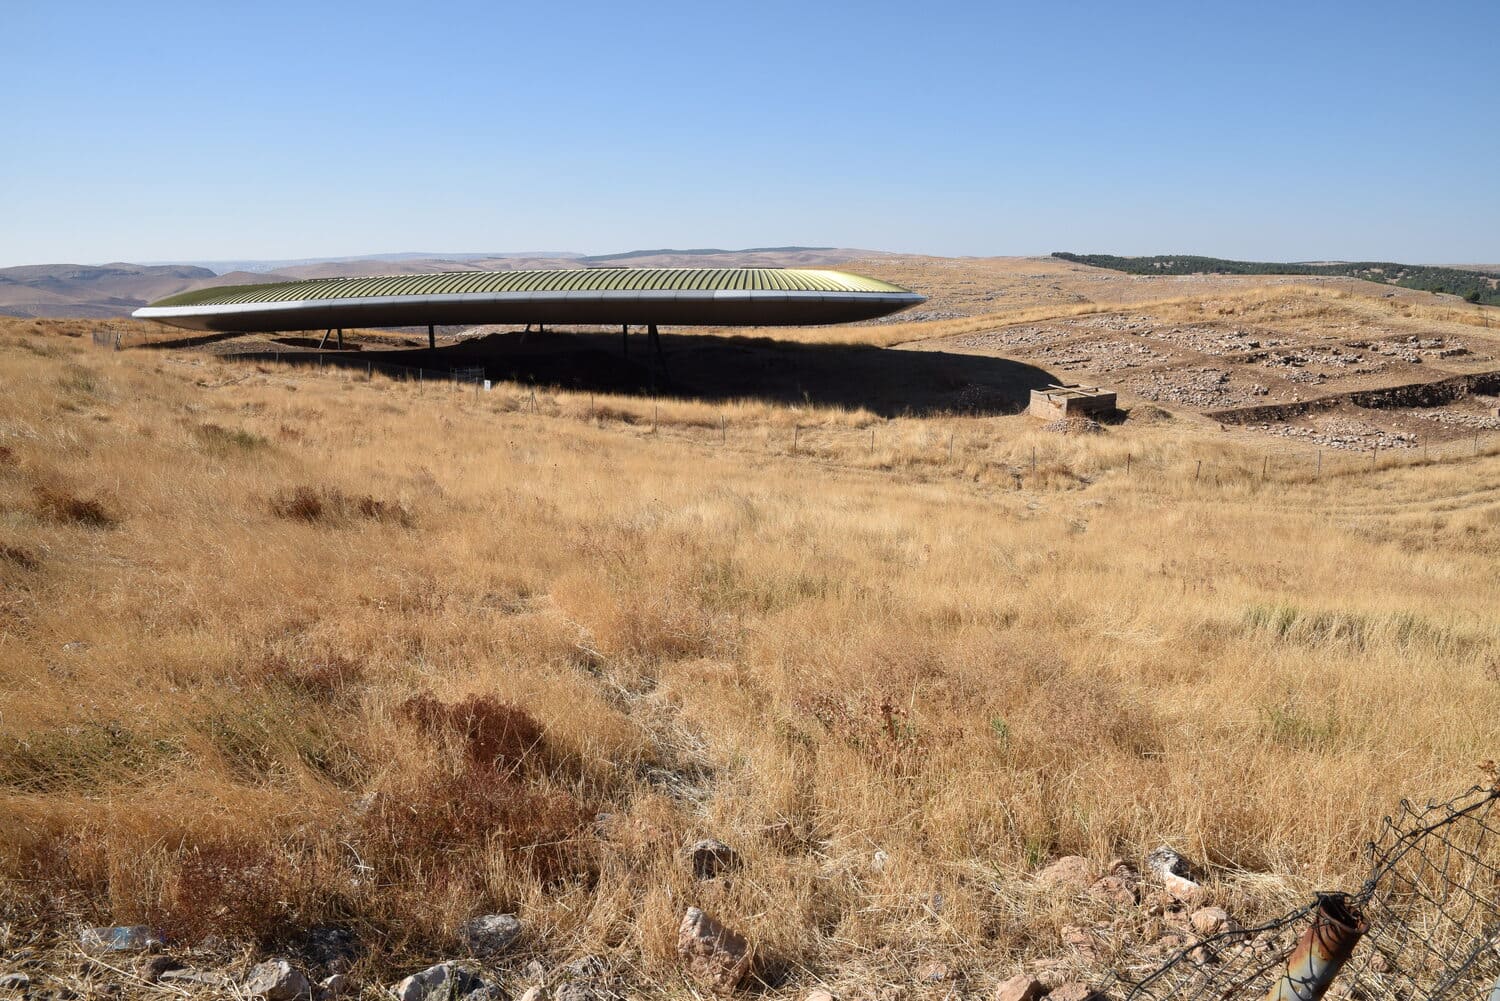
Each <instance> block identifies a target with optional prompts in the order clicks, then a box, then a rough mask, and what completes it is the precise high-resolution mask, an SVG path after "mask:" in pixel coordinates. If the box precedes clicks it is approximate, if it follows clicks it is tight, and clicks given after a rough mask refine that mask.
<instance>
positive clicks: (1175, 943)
mask: <svg viewBox="0 0 1500 1001" xmlns="http://www.w3.org/2000/svg"><path fill="white" fill-rule="evenodd" d="M1191 941H1192V940H1191V939H1189V938H1188V937H1187V936H1186V935H1177V934H1171V935H1163V936H1162V937H1161V938H1159V939H1157V940H1156V942H1155V943H1154V944H1153V945H1152V946H1151V948H1152V950H1153V951H1155V952H1156V953H1157V954H1158V955H1162V956H1165V955H1166V954H1167V953H1171V952H1178V951H1180V950H1182V949H1186V948H1187V947H1188V943H1189V942H1191Z"/></svg>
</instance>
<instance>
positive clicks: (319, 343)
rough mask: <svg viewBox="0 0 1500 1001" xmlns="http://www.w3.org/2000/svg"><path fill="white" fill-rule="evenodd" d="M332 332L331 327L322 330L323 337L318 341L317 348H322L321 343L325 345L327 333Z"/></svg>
mask: <svg viewBox="0 0 1500 1001" xmlns="http://www.w3.org/2000/svg"><path fill="white" fill-rule="evenodd" d="M332 333H333V328H332V327H329V328H328V329H327V330H325V331H323V339H322V340H321V341H319V342H318V350H319V351H322V350H323V345H325V344H327V343H328V338H329V335H331V334H332Z"/></svg>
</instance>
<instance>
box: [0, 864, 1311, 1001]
mask: <svg viewBox="0 0 1500 1001" xmlns="http://www.w3.org/2000/svg"><path fill="white" fill-rule="evenodd" d="M884 861H885V860H882V859H880V858H879V857H878V854H877V857H876V859H875V860H874V861H873V862H872V863H871V864H872V865H873V866H877V867H878V866H880V865H881V864H883V862H884ZM682 865H683V866H684V868H685V869H687V870H690V871H691V873H692V875H693V878H694V879H695V880H697V881H700V882H709V881H715V880H732V879H734V878H735V874H736V871H737V870H738V869H739V866H740V860H739V855H738V853H736V852H735V851H734V849H733V848H731V847H730V846H728V845H726V844H724V843H722V842H719V841H716V840H712V839H705V840H702V841H699V842H697V843H696V844H694V845H692V846H690V847H689V848H687V849H685V850H684V852H683V853H682ZM1200 878H1201V875H1200V873H1199V872H1198V871H1197V870H1196V867H1195V866H1194V865H1192V864H1191V863H1189V862H1188V860H1187V859H1185V858H1184V857H1183V856H1182V855H1180V854H1179V853H1178V852H1176V851H1174V850H1173V849H1171V848H1168V847H1165V846H1163V847H1161V848H1158V849H1156V850H1155V851H1152V852H1151V853H1149V854H1148V855H1147V856H1146V857H1145V858H1144V859H1143V860H1142V865H1141V866H1139V867H1137V866H1136V865H1133V864H1132V863H1130V862H1128V861H1127V860H1124V859H1114V860H1112V861H1110V862H1109V863H1108V864H1106V865H1105V866H1103V867H1102V868H1101V867H1100V866H1098V865H1097V864H1096V863H1095V862H1093V861H1091V860H1090V859H1087V858H1084V857H1082V856H1077V855H1072V856H1065V857H1062V858H1058V859H1056V860H1054V861H1053V862H1051V863H1050V864H1049V865H1047V866H1045V867H1044V868H1042V869H1041V870H1039V871H1038V872H1037V873H1036V874H1035V875H1034V876H1032V877H1029V880H1030V882H1031V883H1032V884H1033V886H1032V887H1031V888H1030V889H1031V890H1033V891H1034V892H1037V893H1041V894H1044V895H1046V896H1047V897H1048V898H1050V899H1052V900H1053V901H1055V902H1056V904H1057V905H1059V906H1061V907H1065V908H1069V909H1071V910H1074V911H1076V913H1077V915H1078V917H1077V922H1078V923H1076V924H1063V925H1061V927H1060V932H1059V934H1058V936H1057V940H1056V941H1055V943H1054V945H1053V948H1052V950H1051V951H1052V953H1053V955H1051V956H1049V957H1045V958H1040V959H1036V960H1033V961H1030V962H1024V963H1021V964H1019V967H1018V971H1017V972H1015V973H1014V975H1006V974H1008V972H1009V971H1004V970H1002V971H999V973H998V974H997V973H995V972H994V971H979V970H970V969H965V968H963V967H962V966H961V965H958V964H955V963H950V962H946V961H943V960H940V959H934V960H931V961H928V962H925V963H923V964H921V965H920V966H918V967H917V968H915V969H913V970H911V971H910V979H909V982H908V983H904V984H901V983H889V982H886V983H860V982H858V980H857V979H850V978H849V977H848V976H846V975H835V976H833V977H830V978H827V980H826V982H820V981H821V980H822V978H818V977H814V976H810V975H809V974H808V972H807V971H802V970H792V969H789V968H787V966H786V965H785V964H782V963H778V961H777V960H776V958H775V957H774V956H768V955H765V954H763V953H761V952H759V951H757V949H756V944H755V943H754V942H752V941H750V940H749V939H748V938H747V937H746V936H745V935H742V934H741V933H740V932H738V931H736V930H735V929H734V928H731V927H728V926H727V925H726V924H724V923H721V922H720V921H719V920H717V919H716V918H715V917H714V916H713V915H711V914H709V913H707V912H705V911H704V910H702V909H700V908H698V907H693V906H690V907H687V908H686V909H685V910H684V911H683V913H682V917H681V921H680V923H679V925H678V928H677V934H676V953H677V959H678V966H679V971H680V974H681V976H682V978H683V982H684V983H685V984H686V985H688V986H689V987H690V988H691V989H693V990H694V992H695V993H697V992H700V991H701V992H703V993H704V994H718V995H725V996H733V995H739V996H746V995H752V996H753V995H756V994H767V993H772V994H775V995H779V996H788V997H791V996H800V997H803V998H804V999H805V1001H889V999H897V998H905V997H938V996H941V997H944V998H947V999H957V998H990V999H992V1001H1040V999H1041V998H1044V997H1045V998H1049V999H1051V1001H1090V999H1098V1001H1104V999H1105V998H1108V997H1110V996H1112V995H1113V996H1118V995H1120V994H1122V993H1124V988H1125V985H1126V984H1127V983H1128V982H1131V981H1133V980H1136V979H1139V978H1140V977H1141V976H1143V975H1145V974H1147V973H1149V972H1150V971H1151V970H1153V969H1154V968H1155V967H1156V966H1157V965H1158V964H1160V963H1162V962H1164V961H1166V960H1167V959H1168V958H1170V957H1172V956H1174V955H1175V954H1177V953H1179V952H1184V951H1186V952H1188V953H1190V955H1191V956H1192V958H1193V959H1194V960H1195V961H1196V962H1200V963H1208V964H1213V963H1217V962H1220V961H1223V960H1227V959H1229V958H1230V956H1231V955H1233V954H1236V953H1240V952H1250V953H1253V954H1255V955H1256V956H1262V957H1267V956H1271V955H1273V954H1275V953H1276V952H1277V951H1278V950H1285V949H1286V948H1288V946H1289V945H1290V943H1289V941H1287V940H1285V936H1284V935H1280V936H1278V935H1274V934H1260V935H1257V934H1255V933H1254V932H1252V931H1246V932H1244V933H1243V934H1242V935H1241V934H1236V933H1238V932H1239V931H1240V925H1239V923H1238V922H1237V921H1236V920H1235V918H1234V917H1233V916H1232V915H1231V914H1230V912H1229V911H1228V910H1226V909H1225V908H1224V907H1221V906H1216V905H1215V904H1214V903H1213V900H1214V899H1215V897H1216V896H1219V895H1221V894H1220V892H1219V891H1216V890H1215V889H1213V888H1211V885H1210V884H1207V883H1205V882H1200V881H1199V880H1200ZM941 896H942V895H941V894H936V895H934V899H933V901H931V907H932V908H933V910H934V911H935V912H937V913H941V910H942V907H943V902H942V900H941ZM0 936H3V938H0V941H3V944H4V955H5V959H4V966H3V967H0V997H16V998H25V999H29V1001H44V999H45V1001H73V999H78V998H89V997H107V998H128V997H162V996H176V997H203V998H210V997H233V998H241V999H245V998H261V999H265V1001H333V999H335V998H351V999H352V998H360V997H363V998H395V999H397V1001H453V999H458V998H466V999H469V1001H624V999H627V998H637V997H641V996H643V995H650V994H652V993H660V991H661V985H655V986H652V985H646V984H642V983H639V982H636V981H635V980H634V979H633V976H632V970H631V968H630V967H629V965H628V964H619V963H614V962H611V960H610V959H609V958H607V957H605V956H600V955H592V954H588V955H582V956H579V957H577V958H574V959H571V960H569V961H567V962H563V963H558V964H556V965H550V966H549V965H548V964H547V963H546V962H544V957H545V956H546V955H547V953H546V952H545V951H544V948H543V947H544V946H545V943H542V942H538V941H535V940H534V938H535V936H534V932H533V929H531V928H529V927H528V925H527V923H526V921H525V920H524V918H523V916H521V915H516V914H486V915H480V916H476V917H474V918H473V919H471V920H469V921H466V922H464V923H463V924H462V925H460V926H459V927H457V928H455V929H454V940H455V941H457V942H459V943H461V944H462V949H461V951H460V952H459V953H458V954H455V955H450V956H447V957H444V958H441V959H439V958H437V957H433V958H434V960H435V961H433V962H431V963H430V964H429V965H426V966H421V967H418V968H413V969H411V970H410V971H409V972H408V973H407V974H406V975H405V976H397V977H391V976H381V975H380V971H377V970H372V969H370V968H369V965H368V964H367V963H366V961H365V952H366V950H365V948H364V946H363V944H362V943H361V941H360V937H359V935H358V933H357V932H356V931H354V930H353V929H349V928H336V927H321V928H312V929H309V930H306V931H304V932H301V933H298V934H296V935H293V936H291V938H290V939H289V940H288V941H286V942H283V943H282V944H281V946H280V947H279V948H277V949H272V950H260V949H256V948H254V947H250V946H247V945H245V944H244V943H231V942H226V941H223V940H222V939H218V938H213V937H211V938H209V939H207V940H205V941H203V942H200V943H196V944H193V943H184V942H175V941H170V940H168V939H167V937H166V936H164V935H162V934H160V933H158V932H157V931H156V930H155V929H153V928H151V927H148V926H142V925H123V926H111V927H90V928H82V929H80V930H79V931H78V932H77V933H76V934H75V935H74V936H73V937H72V939H71V941H53V942H50V943H49V942H44V941H26V940H25V938H24V935H23V934H22V932H21V931H20V930H19V929H17V928H14V927H9V928H5V929H0ZM1208 939H1212V942H1211V943H1206V942H1205V940H1208ZM810 983H812V984H815V986H809V984H810ZM1111 988H1113V991H1111ZM699 996H702V995H701V994H700V995H699Z"/></svg>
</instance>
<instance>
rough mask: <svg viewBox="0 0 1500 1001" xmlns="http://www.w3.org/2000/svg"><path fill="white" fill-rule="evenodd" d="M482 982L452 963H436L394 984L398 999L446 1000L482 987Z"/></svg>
mask: <svg viewBox="0 0 1500 1001" xmlns="http://www.w3.org/2000/svg"><path fill="white" fill-rule="evenodd" d="M483 986H484V983H483V982H482V981H481V980H480V979H479V978H478V977H476V976H474V974H472V973H470V972H468V971H467V970H462V969H459V968H458V967H457V966H454V965H453V964H452V963H438V964H437V965H436V966H429V967H428V968H427V969H425V970H423V971H422V972H420V973H413V974H412V975H411V976H409V977H407V978H406V979H405V980H403V981H401V982H400V983H399V984H397V985H396V997H397V999H398V1001H429V999H430V1001H448V999H449V998H455V997H464V996H467V995H469V994H472V993H473V992H474V991H476V990H478V989H479V988H481V987H483Z"/></svg>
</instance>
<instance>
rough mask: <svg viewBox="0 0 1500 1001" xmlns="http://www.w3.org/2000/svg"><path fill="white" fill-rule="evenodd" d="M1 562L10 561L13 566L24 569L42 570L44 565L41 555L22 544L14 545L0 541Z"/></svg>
mask: <svg viewBox="0 0 1500 1001" xmlns="http://www.w3.org/2000/svg"><path fill="white" fill-rule="evenodd" d="M0 563H9V564H10V565H11V566H14V567H19V568H20V569H22V570H33V571H34V570H40V569H41V566H42V560H41V557H39V556H37V555H36V554H35V553H33V552H32V551H31V550H29V549H24V548H22V547H21V546H12V545H7V544H5V543H0Z"/></svg>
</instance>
